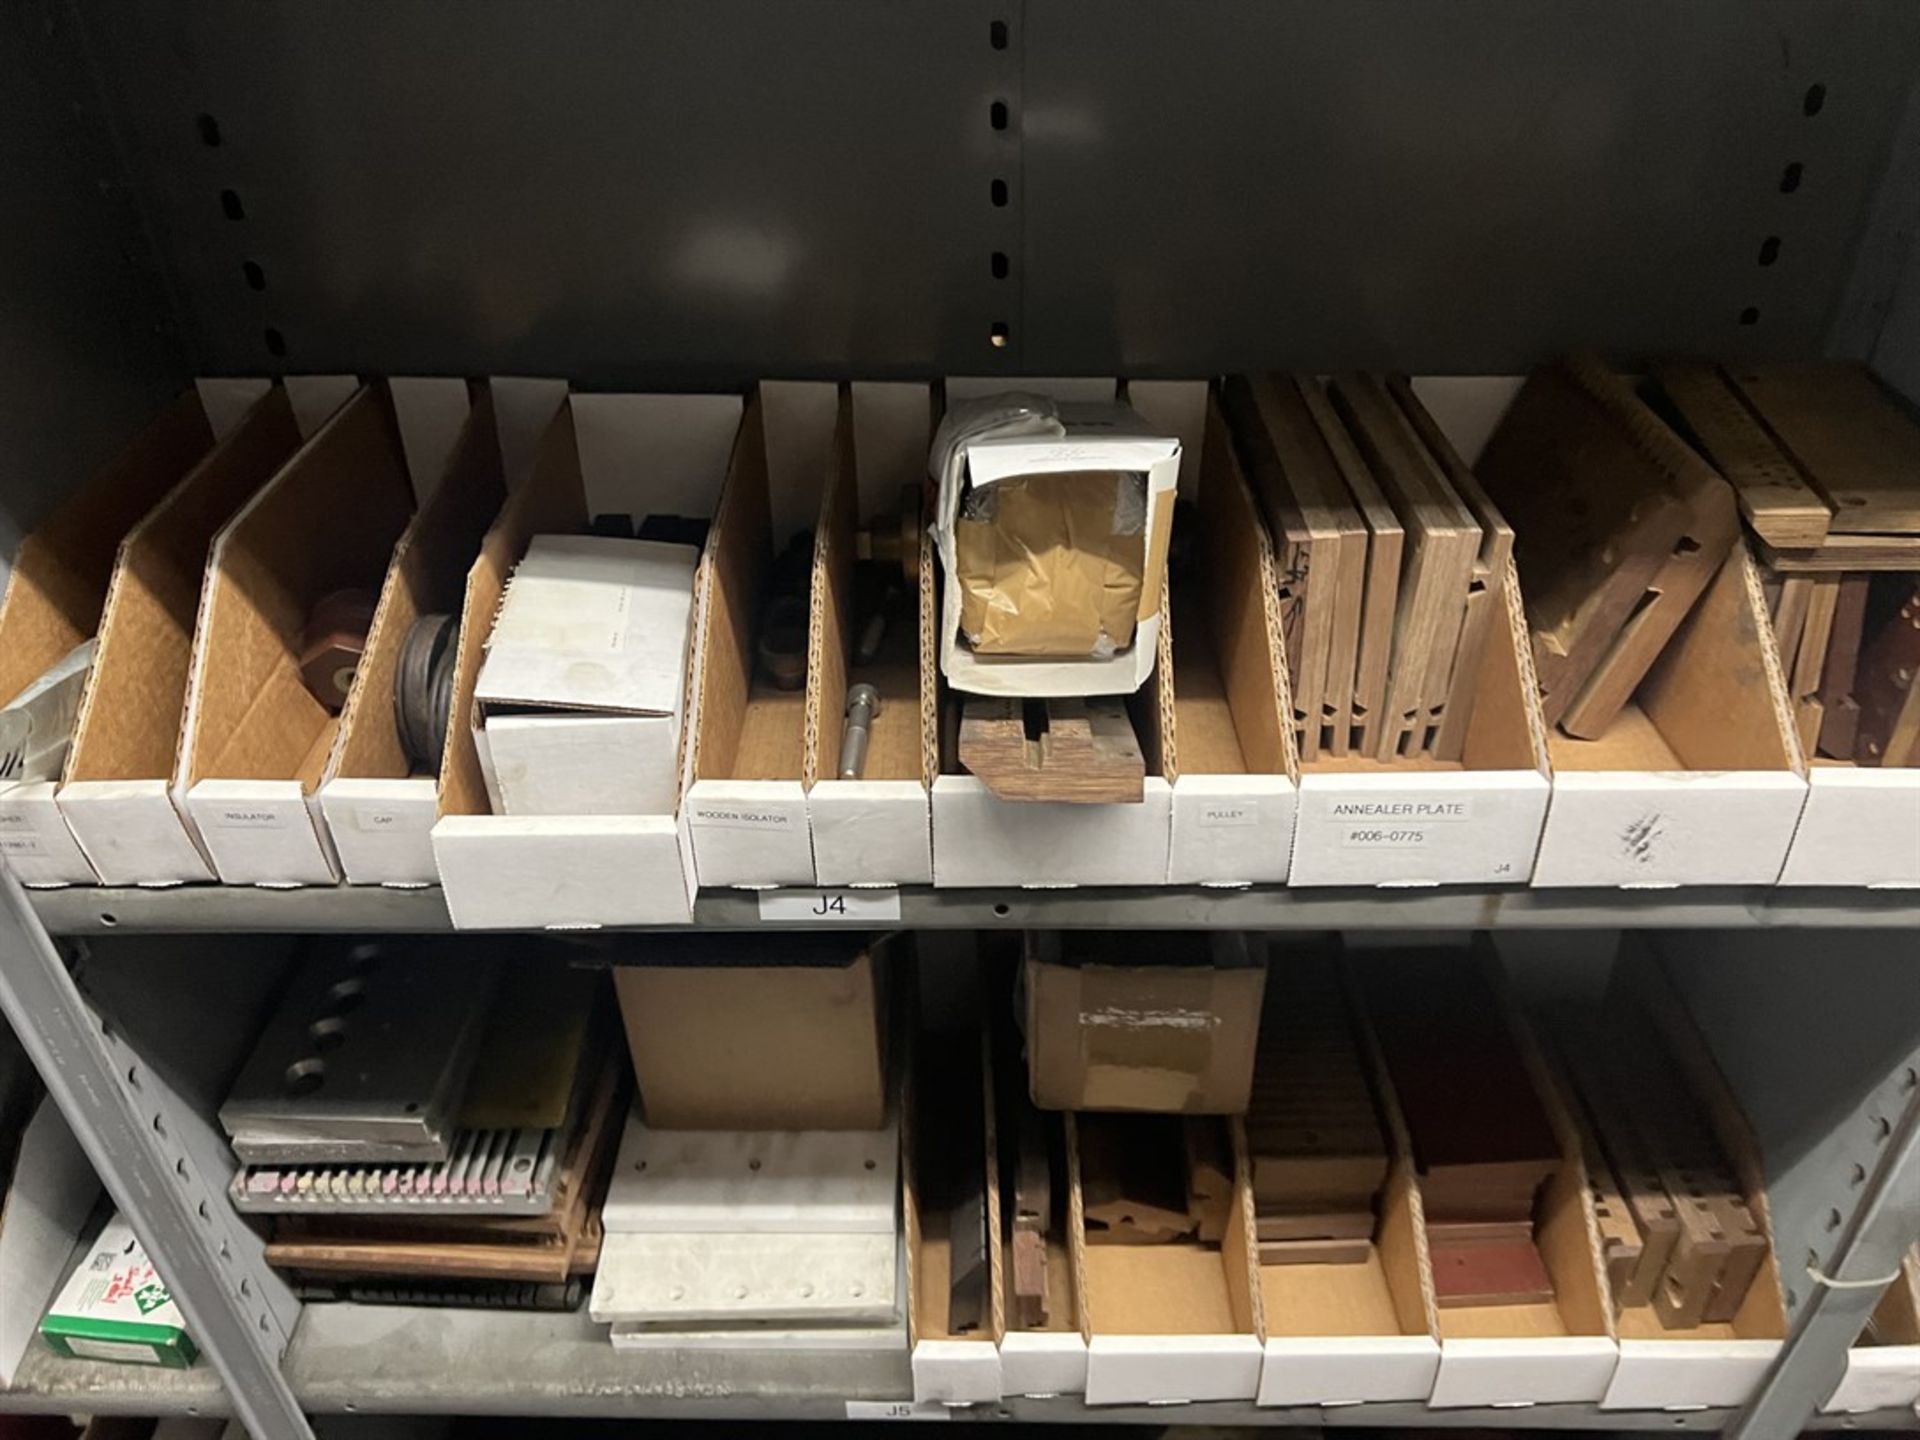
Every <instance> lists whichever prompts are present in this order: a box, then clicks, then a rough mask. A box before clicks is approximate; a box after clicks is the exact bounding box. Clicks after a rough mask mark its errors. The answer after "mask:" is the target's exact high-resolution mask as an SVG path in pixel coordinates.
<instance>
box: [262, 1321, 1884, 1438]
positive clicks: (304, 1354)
mask: <svg viewBox="0 0 1920 1440" xmlns="http://www.w3.org/2000/svg"><path fill="white" fill-rule="evenodd" d="M286 1370H287V1376H288V1379H289V1380H290V1381H291V1382H292V1385H293V1389H294V1393H295V1394H296V1395H298V1396H299V1398H300V1402H301V1404H302V1405H304V1406H306V1407H307V1408H308V1409H309V1410H310V1411H312V1412H314V1413H316V1414H324V1413H330V1412H359V1413H364V1414H381V1413H390V1414H490V1415H577V1416H623V1417H638V1416H647V1417H651V1418H670V1419H735V1420H740V1419H783V1420H844V1419H846V1418H847V1411H846V1402H847V1401H849V1400H881V1401H885V1400H906V1399H908V1398H909V1397H910V1395H911V1393H912V1384H911V1381H910V1378H909V1375H908V1370H907V1361H906V1356H905V1355H899V1356H894V1357H866V1358H856V1357H842V1356H830V1355H825V1356H823V1355H802V1354H796V1353H792V1352H782V1351H769V1352H765V1353H763V1354H759V1355H753V1356H748V1357H736V1358H734V1359H731V1360H727V1359H721V1358H719V1357H716V1356H711V1355H697V1354H690V1353H687V1352H676V1351H663V1352H660V1353H658V1354H644V1353H633V1352H622V1351H617V1350H615V1349H614V1348H613V1347H612V1345H610V1344H609V1343H608V1342H607V1338H606V1331H605V1328H604V1327H602V1326H599V1325H595V1324H594V1323H593V1322H592V1321H590V1320H589V1319H588V1318H587V1316H586V1313H585V1312H584V1311H578V1312H574V1313H572V1314H527V1313H515V1312H510V1311H485V1310H458V1309H434V1308H413V1307H405V1306H362V1305H348V1304H339V1305H309V1306H308V1307H307V1310H306V1314H305V1317H304V1319H303V1320H302V1321H301V1324H300V1328H299V1330H298V1331H297V1332H296V1333H295V1335H294V1340H293V1347H292V1349H291V1351H290V1352H289V1354H288V1357H287V1363H286ZM961 1413H962V1414H964V1415H965V1416H966V1417H967V1418H970V1419H980V1420H1023V1421H1055V1422H1076V1421H1080V1422H1095V1423H1113V1422H1116V1421H1118V1422H1132V1421H1139V1422H1142V1423H1148V1424H1153V1425H1156V1426H1164V1425H1165V1424H1167V1423H1168V1421H1169V1419H1171V1418H1175V1417H1177V1418H1178V1420H1179V1421H1180V1423H1181V1424H1183V1425H1189V1424H1190V1425H1227V1426H1242V1425H1261V1426H1299V1425H1316V1426H1317V1425H1327V1426H1352V1425H1408V1426H1415V1425H1418V1426H1427V1425H1431V1426H1436V1427H1446V1428H1459V1427H1465V1426H1481V1427H1485V1426H1501V1427H1512V1426H1516V1425H1518V1426H1522V1427H1525V1428H1541V1429H1568V1430H1582V1429H1585V1430H1593V1429H1601V1430H1665V1431H1672V1430H1707V1431H1717V1430H1720V1429H1722V1428H1724V1427H1725V1426H1726V1424H1727V1422H1728V1421H1729V1420H1730V1419H1731V1418H1732V1414H1733V1412H1732V1411H1730V1410H1698V1411H1689V1412H1685V1413H1669V1412H1666V1411H1618V1410H1609V1411H1601V1410H1599V1409H1598V1408H1597V1407H1595V1406H1592V1405H1542V1406H1535V1407H1530V1408H1526V1409H1522V1410H1512V1409H1499V1410H1493V1409H1488V1410H1479V1409H1474V1410H1429V1409H1428V1408H1427V1407H1426V1406H1424V1405H1417V1404H1397V1405H1351V1406H1338V1407H1334V1408H1330V1409H1326V1410H1321V1409H1317V1408H1312V1407H1301V1408H1276V1409H1260V1408H1257V1407H1255V1406H1254V1405H1252V1404H1246V1403H1241V1404H1205V1405H1181V1406H1174V1407H1167V1406H1100V1407H1098V1408H1090V1407H1088V1406H1087V1405H1085V1404H1083V1403H1081V1402H1080V1401H1079V1400H1077V1399H1074V1398H1072V1397H1070V1396H1069V1397H1059V1398H1055V1399H1047V1400H1028V1399H1011V1400H1007V1401H1004V1402H1003V1403H1001V1404H1000V1405H997V1406H975V1407H972V1408H970V1409H968V1410H966V1411H964V1412H961ZM1814 1425H1815V1427H1816V1428H1848V1429H1873V1430H1883V1429H1908V1430H1913V1429H1920V1417H1916V1416H1915V1414H1914V1412H1913V1411H1911V1410H1894V1411H1883V1412H1875V1413H1874V1414H1872V1415H1853V1416H1841V1415H1834V1416H1819V1417H1816V1418H1815V1420H1814Z"/></svg>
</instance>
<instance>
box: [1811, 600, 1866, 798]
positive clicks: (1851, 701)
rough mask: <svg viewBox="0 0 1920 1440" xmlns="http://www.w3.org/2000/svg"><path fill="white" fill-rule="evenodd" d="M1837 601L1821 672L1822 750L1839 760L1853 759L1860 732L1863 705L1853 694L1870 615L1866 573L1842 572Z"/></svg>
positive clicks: (1820, 742) (1835, 601) (1820, 741)
mask: <svg viewBox="0 0 1920 1440" xmlns="http://www.w3.org/2000/svg"><path fill="white" fill-rule="evenodd" d="M1839 580H1840V593H1839V595H1838V597H1837V598H1836V599H1835V600H1834V606H1833V634H1832V637H1831V638H1830V639H1829V640H1828V641H1827V662H1826V666H1825V668H1824V669H1823V670H1822V671H1821V673H1820V740H1819V745H1820V751H1821V753H1822V754H1825V755H1829V756H1832V757H1833V758H1834V759H1836V760H1851V759H1852V758H1853V751H1854V741H1855V737H1856V736H1857V735H1858V733H1859V726H1860V704H1859V701H1858V700H1857V699H1855V697H1854V677H1855V675H1856V674H1857V672H1858V670H1859V666H1860V640H1861V635H1862V632H1863V630H1864V628H1865V625H1866V618H1867V590H1868V587H1869V584H1870V582H1869V580H1868V578H1867V577H1866V576H1865V575H1842V576H1840V577H1839Z"/></svg>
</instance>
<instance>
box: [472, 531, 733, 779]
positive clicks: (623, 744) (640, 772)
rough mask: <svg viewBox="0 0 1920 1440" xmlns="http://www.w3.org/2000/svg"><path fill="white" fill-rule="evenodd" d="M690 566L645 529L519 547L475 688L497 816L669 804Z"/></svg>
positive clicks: (694, 559)
mask: <svg viewBox="0 0 1920 1440" xmlns="http://www.w3.org/2000/svg"><path fill="white" fill-rule="evenodd" d="M698 563H699V552H698V551H696V550H695V549H694V548H693V547H692V546H691V545H672V544H663V543H661V542H658V541H652V540H621V539H614V538H611V537H607V536H599V535H536V536H535V537H534V538H533V540H532V541H531V542H530V543H529V544H528V546H527V552H526V555H525V556H524V557H523V558H522V559H521V561H520V563H519V564H518V565H516V566H515V567H514V571H513V575H512V578H511V579H509V580H508V582H507V589H506V594H505V596H504V598H503V599H502V601H501V605H500V615H499V618H498V619H497V620H496V621H495V622H494V625H493V633H492V635H491V636H490V637H489V638H488V640H487V658H486V660H485V661H484V662H483V663H482V665H481V667H480V678H479V680H478V682H477V683H476V685H475V687H474V699H475V701H476V703H477V704H478V706H479V708H480V713H481V717H482V728H481V737H480V738H481V741H482V743H484V744H485V746H486V748H487V751H488V753H489V756H490V758H491V768H492V773H493V775H494V778H495V780H496V782H497V783H498V785H499V794H498V796H497V799H496V810H497V811H498V813H500V814H505V815H652V814H671V813H672V810H673V800H674V794H675V789H676V786H675V783H674V782H675V779H676V778H677V777H676V770H677V760H678V756H679V748H680V717H681V713H682V708H683V705H684V702H685V697H686V671H687V640H688V636H689V634H690V632H691V629H692V619H693V577H694V570H695V568H696V567H697V565H698ZM529 711H530V712H532V713H526V712H529Z"/></svg>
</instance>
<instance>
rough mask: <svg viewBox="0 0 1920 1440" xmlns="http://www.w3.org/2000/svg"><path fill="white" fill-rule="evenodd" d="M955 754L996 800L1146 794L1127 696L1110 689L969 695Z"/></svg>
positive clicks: (1135, 798) (1120, 801) (1135, 799)
mask: <svg viewBox="0 0 1920 1440" xmlns="http://www.w3.org/2000/svg"><path fill="white" fill-rule="evenodd" d="M1036 716H1037V717H1038V719H1037V720H1035V719H1034V717H1036ZM1030 721H1031V722H1032V723H1030ZM959 756H960V763H961V764H962V765H963V766H965V767H966V768H967V770H968V771H969V772H970V773H971V774H973V775H975V776H977V777H978V778H979V779H981V780H982V781H984V782H985V783H986V786H987V788H988V789H989V790H991V791H993V793H994V794H996V795H998V796H999V797H1000V798H1001V799H1003V800H1049V801H1055V802H1060V803H1065V804H1070V805H1137V804H1139V803H1140V802H1141V801H1142V800H1143V799H1144V798H1145V795H1146V774H1147V767H1146V758H1145V756H1144V755H1143V754H1142V753H1141V750H1140V741H1139V739H1138V737H1137V736H1135V734H1134V732H1133V721H1132V720H1131V719H1129V718H1128V716H1127V707H1126V703H1125V702H1124V701H1122V700H1120V699H1118V698H1116V697H1112V696H1097V697H1094V698H1091V699H1084V700H1081V699H1068V700H1027V701H1020V700H1010V699H994V698H988V697H985V696H969V697H968V699H967V701H966V703H965V705H964V707H963V708H962V710H961V713H960V746H959Z"/></svg>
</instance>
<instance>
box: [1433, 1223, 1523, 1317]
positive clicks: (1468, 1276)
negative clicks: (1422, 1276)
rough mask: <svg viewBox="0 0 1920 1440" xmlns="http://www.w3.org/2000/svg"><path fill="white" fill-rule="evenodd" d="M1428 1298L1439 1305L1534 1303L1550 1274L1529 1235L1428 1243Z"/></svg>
mask: <svg viewBox="0 0 1920 1440" xmlns="http://www.w3.org/2000/svg"><path fill="white" fill-rule="evenodd" d="M1430 1253H1431V1255H1432V1257H1433V1298H1434V1303H1435V1304H1437V1305H1438V1306H1439V1307H1440V1308H1441V1309H1443V1310H1452V1309H1458V1308H1460V1307H1462V1306H1467V1305H1536V1304H1541V1303H1543V1302H1546V1301H1549V1300H1551V1299H1553V1280H1552V1278H1551V1277H1550V1276H1549V1275H1548V1274H1547V1267H1546V1266H1545V1265H1544V1264H1542V1263H1541V1260H1540V1252H1539V1251H1538V1250H1536V1249H1535V1248H1534V1246H1533V1242H1532V1241H1531V1240H1509V1241H1502V1242H1496V1243H1491V1244H1488V1243H1482V1242H1468V1243H1466V1244H1437V1243H1436V1244H1432V1245H1431V1246H1430Z"/></svg>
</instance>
